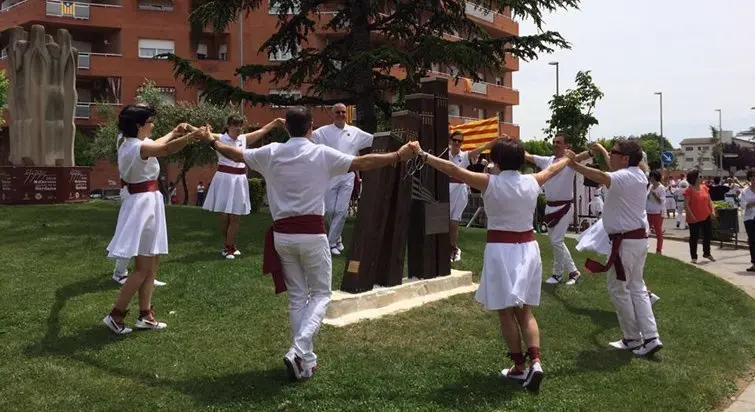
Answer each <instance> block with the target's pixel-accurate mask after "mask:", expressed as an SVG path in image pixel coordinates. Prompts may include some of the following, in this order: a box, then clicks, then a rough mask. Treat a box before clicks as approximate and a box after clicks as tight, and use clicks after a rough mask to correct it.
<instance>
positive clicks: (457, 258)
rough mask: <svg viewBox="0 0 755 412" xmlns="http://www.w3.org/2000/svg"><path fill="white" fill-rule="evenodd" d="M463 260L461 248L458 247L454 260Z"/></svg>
mask: <svg viewBox="0 0 755 412" xmlns="http://www.w3.org/2000/svg"><path fill="white" fill-rule="evenodd" d="M459 261H461V249H456V255H455V256H454V262H459Z"/></svg>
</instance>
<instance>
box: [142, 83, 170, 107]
mask: <svg viewBox="0 0 755 412" xmlns="http://www.w3.org/2000/svg"><path fill="white" fill-rule="evenodd" d="M155 89H157V91H158V92H159V93H160V101H161V102H162V103H164V104H169V105H174V104H176V88H175V87H166V86H157V87H155ZM142 91H144V87H143V86H139V88H137V89H136V94H137V95H139V93H141V92H142Z"/></svg>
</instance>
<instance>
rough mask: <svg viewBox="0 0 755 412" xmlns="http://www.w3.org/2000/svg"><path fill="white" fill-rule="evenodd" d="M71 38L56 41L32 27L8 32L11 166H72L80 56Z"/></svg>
mask: <svg viewBox="0 0 755 412" xmlns="http://www.w3.org/2000/svg"><path fill="white" fill-rule="evenodd" d="M72 45H73V41H72V38H71V34H70V33H69V32H68V31H67V30H65V29H58V31H57V35H56V39H55V40H53V38H52V36H50V35H47V34H46V33H45V28H44V26H41V25H34V26H32V28H31V31H30V32H28V33H27V32H26V30H24V29H23V28H22V27H14V28H13V29H11V31H10V46H9V47H8V61H9V69H8V78H9V80H10V88H9V90H8V109H9V113H10V117H11V125H10V161H11V163H12V164H13V165H16V166H21V165H23V166H65V167H73V166H75V159H74V154H73V145H74V135H75V132H76V128H75V125H74V112H75V111H76V101H77V94H76V71H77V70H78V58H79V52H78V51H77V50H76V49H75V48H74V47H73V46H72Z"/></svg>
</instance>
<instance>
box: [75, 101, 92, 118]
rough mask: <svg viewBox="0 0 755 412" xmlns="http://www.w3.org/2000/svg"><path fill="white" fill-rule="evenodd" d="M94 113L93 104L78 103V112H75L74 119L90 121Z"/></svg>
mask: <svg viewBox="0 0 755 412" xmlns="http://www.w3.org/2000/svg"><path fill="white" fill-rule="evenodd" d="M91 112H92V104H91V103H76V111H74V115H73V117H74V118H75V119H89V117H90V116H91V114H92V113H91Z"/></svg>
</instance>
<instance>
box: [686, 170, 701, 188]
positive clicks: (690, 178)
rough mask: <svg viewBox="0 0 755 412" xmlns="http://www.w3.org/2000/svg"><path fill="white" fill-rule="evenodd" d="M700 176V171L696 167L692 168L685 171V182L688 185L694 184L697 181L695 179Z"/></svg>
mask: <svg viewBox="0 0 755 412" xmlns="http://www.w3.org/2000/svg"><path fill="white" fill-rule="evenodd" d="M699 177H700V171H699V170H697V169H692V170H690V171H689V172H687V183H689V184H690V185H694V184H695V183H697V179H698V178H699Z"/></svg>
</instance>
